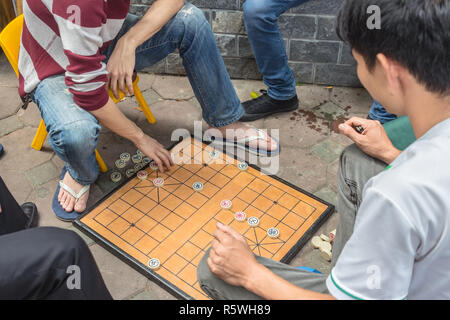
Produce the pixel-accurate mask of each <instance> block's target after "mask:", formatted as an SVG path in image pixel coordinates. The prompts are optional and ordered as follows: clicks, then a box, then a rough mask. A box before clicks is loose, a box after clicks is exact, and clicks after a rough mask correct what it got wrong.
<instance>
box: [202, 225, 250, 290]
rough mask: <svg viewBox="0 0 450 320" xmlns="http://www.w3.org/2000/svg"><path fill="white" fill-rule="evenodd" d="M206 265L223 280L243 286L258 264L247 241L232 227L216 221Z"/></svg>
mask: <svg viewBox="0 0 450 320" xmlns="http://www.w3.org/2000/svg"><path fill="white" fill-rule="evenodd" d="M207 262H208V266H209V269H210V270H211V272H212V273H214V274H215V275H216V276H217V277H219V278H220V279H222V280H223V281H225V282H227V283H229V284H231V285H234V286H242V287H245V286H246V283H247V281H248V280H249V279H250V275H251V274H252V272H253V271H252V270H253V269H254V267H255V266H257V265H258V262H257V261H256V258H255V256H254V255H253V252H252V251H251V250H250V248H249V246H248V244H247V241H246V240H245V239H244V237H243V236H242V235H240V234H239V233H238V232H236V231H235V230H234V229H233V228H231V227H229V226H225V225H223V224H221V223H217V230H216V231H215V232H214V240H213V241H212V246H211V251H210V255H209V257H208V261H207Z"/></svg>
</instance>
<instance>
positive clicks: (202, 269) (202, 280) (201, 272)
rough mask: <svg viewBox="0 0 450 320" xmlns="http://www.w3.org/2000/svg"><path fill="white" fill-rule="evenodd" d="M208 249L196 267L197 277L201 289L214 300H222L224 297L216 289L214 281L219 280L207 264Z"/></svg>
mask: <svg viewBox="0 0 450 320" xmlns="http://www.w3.org/2000/svg"><path fill="white" fill-rule="evenodd" d="M208 257H209V250H208V251H206V253H205V255H204V256H203V258H202V260H200V263H199V264H198V267H197V279H198V283H199V285H200V287H201V288H202V290H203V291H204V292H205V293H206V294H207V295H208V296H209V297H210V298H213V299H216V300H224V297H223V296H221V294H220V293H219V292H218V291H217V290H216V288H215V287H216V285H215V283H218V282H221V281H222V280H220V279H219V278H217V277H216V276H215V275H214V274H213V273H212V272H211V270H210V269H209V266H208V262H207V260H208Z"/></svg>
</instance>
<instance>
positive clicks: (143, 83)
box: [138, 72, 157, 93]
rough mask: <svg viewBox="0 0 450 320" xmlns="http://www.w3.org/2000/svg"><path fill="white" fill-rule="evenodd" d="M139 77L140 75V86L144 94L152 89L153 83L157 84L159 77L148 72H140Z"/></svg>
mask: <svg viewBox="0 0 450 320" xmlns="http://www.w3.org/2000/svg"><path fill="white" fill-rule="evenodd" d="M138 75H139V83H138V86H139V89H140V90H141V92H142V93H143V92H144V91H146V90H148V89H150V88H151V87H152V85H153V83H155V80H156V78H157V75H155V74H153V73H147V72H139V73H138Z"/></svg>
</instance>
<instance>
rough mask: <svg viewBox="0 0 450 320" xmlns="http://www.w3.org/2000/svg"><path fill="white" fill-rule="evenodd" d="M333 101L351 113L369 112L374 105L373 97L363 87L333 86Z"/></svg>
mask: <svg viewBox="0 0 450 320" xmlns="http://www.w3.org/2000/svg"><path fill="white" fill-rule="evenodd" d="M331 101H333V102H334V103H336V104H337V105H339V106H340V107H341V108H343V109H344V110H345V111H347V113H349V114H354V113H365V114H367V113H368V112H369V110H370V107H371V106H372V102H373V99H372V97H371V96H370V95H369V93H368V92H367V90H366V89H363V88H333V92H332V93H331Z"/></svg>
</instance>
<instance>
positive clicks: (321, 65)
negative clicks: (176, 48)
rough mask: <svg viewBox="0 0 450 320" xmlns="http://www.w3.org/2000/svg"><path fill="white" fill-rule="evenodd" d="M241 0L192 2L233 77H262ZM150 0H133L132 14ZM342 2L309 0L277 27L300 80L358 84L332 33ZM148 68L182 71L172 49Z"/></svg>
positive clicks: (346, 52)
mask: <svg viewBox="0 0 450 320" xmlns="http://www.w3.org/2000/svg"><path fill="white" fill-rule="evenodd" d="M244 1H245V0H190V2H191V3H193V4H195V5H196V6H197V7H199V8H201V9H202V10H203V11H204V13H205V16H206V18H207V19H208V21H209V22H210V24H211V26H212V29H213V31H214V33H215V36H216V40H217V45H218V46H219V49H220V51H221V53H222V56H223V58H224V61H225V64H226V66H227V69H228V72H229V73H230V76H231V77H232V78H238V79H257V80H259V79H261V74H260V73H259V72H258V68H257V67H256V63H255V60H254V58H253V54H252V50H251V48H250V45H249V42H248V39H247V36H246V34H245V27H244V22H243V13H242V4H243V3H244ZM153 2H154V0H132V1H131V3H132V5H131V12H132V13H134V14H137V15H139V16H141V15H143V14H144V13H145V12H146V10H147V8H148V6H149V5H151V3H153ZM341 3H342V0H310V1H309V2H307V3H304V4H302V5H301V6H298V7H296V8H293V9H291V10H289V11H288V12H286V13H285V14H283V15H282V16H281V17H280V19H279V23H278V25H279V28H280V31H281V34H282V36H283V38H284V40H285V45H286V49H287V53H288V57H289V65H290V67H291V68H292V69H293V70H294V73H295V76H296V79H297V81H298V82H301V83H315V84H327V85H343V86H360V82H359V80H358V78H357V75H356V67H355V61H354V59H353V57H352V56H351V52H350V50H349V48H348V46H347V45H344V44H343V43H342V42H341V41H340V40H339V39H338V37H337V35H336V33H335V21H336V13H337V11H338V9H339V6H340V5H341ZM147 71H151V72H156V73H165V74H182V75H183V74H185V71H184V68H183V65H182V63H181V60H180V58H179V56H178V55H177V54H176V53H174V54H171V55H169V56H168V57H167V58H166V59H165V60H163V61H161V62H160V63H158V64H156V65H154V66H152V67H151V68H149V69H148V70H147Z"/></svg>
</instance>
